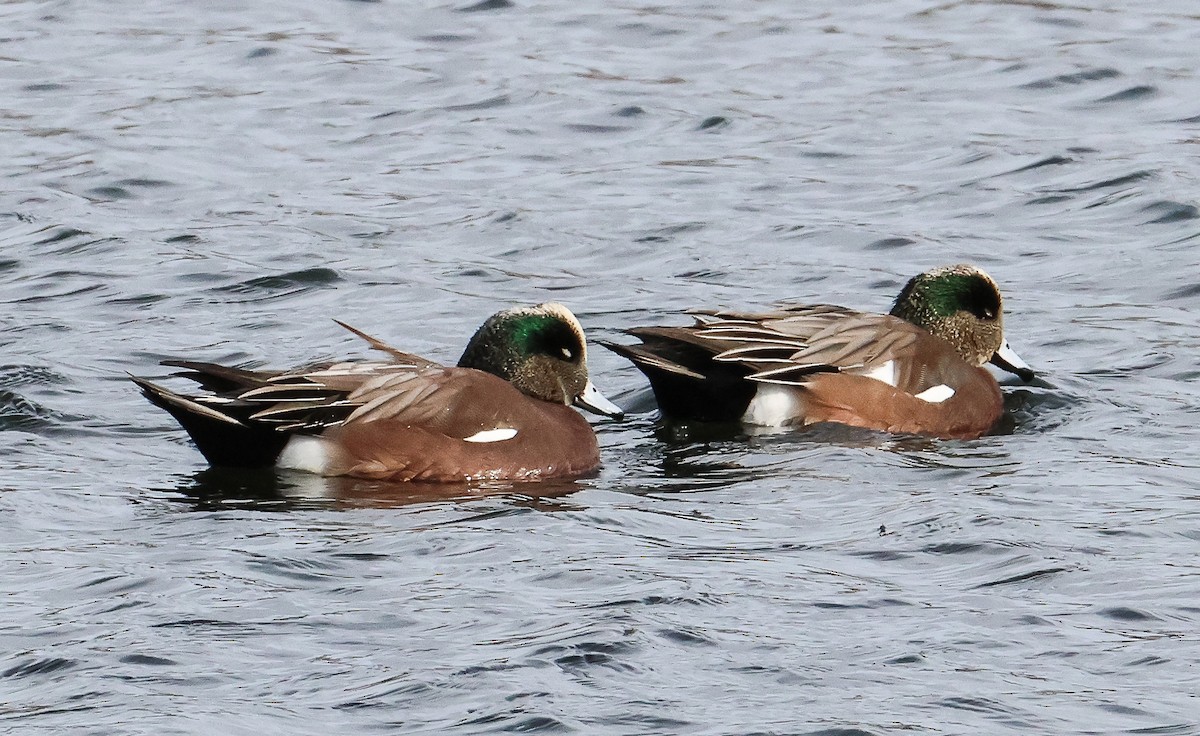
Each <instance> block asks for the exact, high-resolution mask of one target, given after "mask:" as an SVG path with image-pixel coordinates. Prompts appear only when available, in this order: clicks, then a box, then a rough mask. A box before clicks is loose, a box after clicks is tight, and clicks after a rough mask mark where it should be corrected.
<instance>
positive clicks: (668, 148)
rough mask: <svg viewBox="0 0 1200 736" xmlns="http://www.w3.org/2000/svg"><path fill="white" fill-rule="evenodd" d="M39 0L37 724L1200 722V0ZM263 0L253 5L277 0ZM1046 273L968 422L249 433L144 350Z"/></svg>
mask: <svg viewBox="0 0 1200 736" xmlns="http://www.w3.org/2000/svg"><path fill="white" fill-rule="evenodd" d="M470 2H471V0H467V3H466V4H463V5H458V6H455V5H443V4H438V3H418V2H398V1H394V0H382V1H381V2H350V1H348V0H316V1H314V2H308V3H250V4H238V3H226V2H214V3H149V4H146V3H131V2H124V1H123V0H114V2H107V3H77V2H67V1H66V0H59V1H55V2H43V1H33V0H29V1H21V0H15V1H14V0H8V1H7V2H2V3H0V151H3V155H2V156H0V175H2V179H0V181H2V182H3V183H2V185H0V298H2V300H3V305H4V309H3V311H2V313H0V325H2V328H3V329H2V332H0V345H2V347H3V354H2V356H0V590H3V600H4V603H3V606H0V644H2V646H0V693H2V695H3V697H2V698H0V703H2V705H0V730H3V731H5V732H11V733H20V734H62V733H73V734H74V733H79V734H83V733H94V734H156V735H158V734H199V733H220V734H255V735H261V734H276V733H279V734H283V733H286V734H329V733H376V732H379V733H404V734H410V733H430V734H434V733H437V734H441V733H484V732H505V731H515V732H533V733H564V732H575V733H588V734H731V735H732V734H811V733H821V734H826V735H829V736H832V735H834V734H837V735H840V736H847V735H848V734H874V735H880V734H889V733H901V732H903V733H932V734H963V733H989V734H999V733H1011V734H1030V733H1053V734H1109V733H1129V734H1170V735H1174V734H1195V733H1200V700H1198V698H1197V695H1196V694H1197V692H1200V668H1198V667H1197V662H1198V661H1200V643H1198V634H1197V625H1198V623H1200V596H1198V593H1200V576H1198V575H1197V573H1198V572H1200V570H1198V569H1197V568H1198V563H1197V559H1198V557H1197V551H1198V547H1200V514H1198V511H1200V493H1198V491H1197V478H1198V473H1197V465H1198V461H1197V458H1198V457H1200V452H1198V451H1197V449H1196V447H1197V446H1198V443H1200V433H1198V432H1197V430H1196V424H1197V423H1198V422H1200V392H1198V391H1197V387H1198V383H1197V381H1198V378H1200V361H1198V358H1197V355H1198V354H1200V339H1198V335H1200V320H1198V319H1197V316H1196V314H1197V311H1196V310H1197V308H1198V307H1200V268H1198V263H1200V259H1198V258H1197V252H1196V248H1197V245H1198V244H1200V239H1198V237H1197V235H1198V233H1200V209H1198V205H1200V193H1198V192H1200V80H1198V77H1197V73H1196V69H1197V66H1198V65H1200V10H1198V8H1197V7H1196V5H1195V3H1194V2H1193V0H1160V1H1158V2H1145V3H1133V2H1117V1H1116V0H1082V2H1077V3H1069V4H1058V3H1055V2H1017V1H1016V0H1011V1H1008V2H1005V1H1003V0H983V1H978V2H969V1H962V2H956V1H954V0H951V1H949V2H942V1H940V0H890V1H888V2H873V1H867V2H859V3H844V2H832V1H831V0H815V1H814V2H808V3H785V2H753V3H679V4H671V3H666V4H658V5H649V4H639V3H629V2H616V3H610V2H592V1H590V0H584V1H580V2H573V3H540V2H526V1H525V0H511V2H510V1H509V0H484V1H483V2H479V3H477V4H470ZM246 5H248V6H249V9H247V7H245V6H246ZM961 261H969V262H974V263H977V264H979V265H981V266H982V267H984V268H986V269H987V270H988V271H989V272H990V273H992V275H993V276H995V277H996V279H997V280H998V281H999V282H1000V283H1001V285H1002V287H1003V288H1004V290H1005V294H1006V297H1007V299H1006V308H1007V310H1008V313H1009V314H1008V319H1007V328H1008V332H1009V337H1010V341H1011V342H1012V343H1013V345H1014V347H1015V348H1016V349H1017V350H1018V352H1020V353H1021V354H1022V356H1023V357H1024V358H1025V359H1026V360H1027V361H1028V362H1030V363H1031V364H1033V365H1034V366H1035V367H1037V368H1038V369H1040V370H1041V371H1043V376H1044V378H1045V384H1044V385H1034V386H1022V385H1016V384H1010V385H1008V386H1007V387H1006V391H1007V393H1008V409H1009V415H1008V421H1007V422H1006V423H1005V424H1004V425H1003V426H1002V427H1001V428H1000V431H998V432H997V433H996V434H993V435H991V436H988V437H984V438H982V439H980V440H977V441H972V442H946V441H931V440H923V439H915V438H903V437H887V436H883V435H877V434H874V433H866V432H863V433H859V432H849V431H846V430H837V429H819V430H815V431H812V432H807V433H798V432H793V433H782V434H767V435H754V436H731V435H730V434H728V433H726V434H724V435H722V434H720V433H714V432H708V431H706V430H705V429H704V428H694V427H693V428H687V427H684V428H667V427H662V426H660V425H659V424H657V417H656V414H655V411H654V405H653V400H652V397H651V396H650V395H649V393H648V391H647V390H646V388H645V384H644V381H643V379H642V377H641V375H640V374H638V373H637V372H636V371H635V370H634V369H633V368H632V367H631V366H630V365H628V364H626V363H624V362H623V361H622V360H621V359H619V358H618V357H617V356H615V355H613V354H611V353H608V352H606V351H604V350H602V349H599V348H595V349H594V350H593V351H592V355H591V364H592V372H593V375H594V378H595V380H596V382H597V384H599V385H600V386H601V388H602V389H603V390H605V391H606V393H608V394H609V396H610V397H612V398H615V399H616V400H617V401H618V402H619V403H622V404H623V405H625V406H626V407H629V408H630V409H631V413H630V418H629V419H628V420H627V421H625V422H622V423H613V422H597V423H596V425H595V426H596V429H597V432H598V433H599V437H600V443H601V449H602V453H603V456H604V467H603V470H602V471H601V472H600V473H599V474H598V475H597V476H596V477H593V478H585V479H582V480H579V481H576V482H568V483H558V484H546V485H542V486H537V487H520V488H516V489H505V488H479V489H471V490H470V491H469V492H464V491H463V489H441V490H438V491H431V490H428V489H426V490H421V489H414V488H410V487H404V486H387V485H378V484H368V483H358V482H333V481H323V480H320V479H317V478H312V477H302V476H298V477H291V476H286V477H285V476H276V475H274V474H269V473H268V474H265V475H261V474H251V473H231V472H222V471H210V470H206V469H205V466H204V463H203V460H202V458H201V457H200V455H199V454H198V453H197V452H196V451H195V450H194V449H193V448H192V447H191V445H190V444H189V443H188V442H187V441H186V438H185V437H184V435H183V433H182V432H181V431H180V430H179V429H178V428H177V427H176V426H175V424H174V423H173V422H172V420H171V419H170V417H168V416H167V415H166V414H164V413H163V412H161V411H158V410H157V409H155V408H154V407H152V406H150V405H149V404H148V403H147V402H145V401H144V400H143V399H142V398H141V397H140V396H139V395H138V393H137V392H136V390H135V389H134V387H133V386H132V385H131V384H130V383H129V382H128V381H127V380H126V375H125V374H126V372H131V373H137V374H151V375H155V374H158V375H161V374H162V373H163V372H164V369H161V368H159V367H158V366H157V365H156V364H157V362H158V361H159V360H161V359H163V358H167V357H172V356H191V357H196V358H203V359H209V360H220V361H230V362H234V363H252V364H257V365H263V364H271V365H276V366H285V365H292V364H297V363H301V362H305V361H310V360H316V359H321V358H329V357H334V356H361V355H364V354H365V353H364V349H363V348H364V346H363V345H362V344H361V343H360V342H358V341H357V340H356V338H354V337H353V336H351V335H349V334H347V333H345V332H344V331H342V330H341V329H340V328H338V327H337V325H335V324H334V323H333V322H332V319H331V318H335V317H336V318H339V319H342V320H345V321H347V322H350V323H351V324H354V325H357V326H359V327H361V328H363V329H365V330H367V331H368V332H371V333H374V334H378V335H380V336H381V337H385V338H387V339H388V340H389V341H390V342H393V343H395V344H397V345H400V346H402V347H404V348H405V349H409V350H412V351H414V352H418V353H422V354H426V355H429V356H431V357H434V358H438V359H442V360H448V361H452V360H455V359H456V358H457V354H458V352H459V350H461V347H462V346H463V345H464V343H465V341H466V339H467V337H468V336H469V335H470V333H471V332H472V331H473V330H474V329H475V327H476V326H477V325H478V324H479V323H480V322H481V321H482V320H483V318H484V317H485V316H486V315H488V314H490V313H491V312H493V311H495V310H496V309H498V308H500V307H503V306H507V305H510V304H516V303H532V302H536V301H543V300H547V299H556V300H560V301H563V302H565V303H567V304H568V305H569V306H570V307H572V308H573V309H574V310H575V311H576V313H577V314H578V315H579V316H580V318H581V320H582V322H583V323H584V325H585V327H586V328H587V329H588V331H589V334H590V335H591V336H593V337H608V338H612V337H616V336H618V333H617V330H618V329H620V328H621V327H625V326H631V325H634V324H647V323H654V322H661V321H671V320H678V319H679V313H680V312H681V311H683V310H684V309H687V308H690V307H697V306H710V307H714V306H723V307H761V306H765V305H769V304H771V303H772V302H774V301H776V300H779V299H784V298H791V299H812V300H821V301H832V302H835V303H842V304H846V305H849V306H854V307H859V308H864V309H873V310H885V309H886V308H887V307H888V306H889V305H890V301H891V299H892V298H893V297H894V295H895V293H896V291H897V290H898V289H899V287H900V285H901V284H902V283H903V282H904V281H905V280H906V279H907V278H908V277H909V276H911V275H913V274H915V273H917V272H919V271H921V270H923V269H925V268H928V267H930V266H934V265H938V264H944V263H955V262H961Z"/></svg>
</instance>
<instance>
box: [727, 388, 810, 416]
mask: <svg viewBox="0 0 1200 736" xmlns="http://www.w3.org/2000/svg"><path fill="white" fill-rule="evenodd" d="M801 409H802V407H801V405H800V402H799V401H797V399H796V389H795V388H794V387H791V386H777V385H774V384H770V383H763V384H759V386H758V391H756V392H754V398H753V399H751V400H750V405H749V406H747V407H746V413H745V414H743V415H742V421H743V422H745V423H746V424H757V425H758V426H760V427H782V426H784V425H786V424H795V423H796V422H797V421H799V420H801V419H803V417H802V416H801Z"/></svg>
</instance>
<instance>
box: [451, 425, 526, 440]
mask: <svg viewBox="0 0 1200 736" xmlns="http://www.w3.org/2000/svg"><path fill="white" fill-rule="evenodd" d="M516 436H517V430H516V429H514V428H512V427H497V428H496V429H485V430H482V431H479V432H476V433H475V434H473V435H471V436H470V437H463V442H503V441H504V440H511V439H512V438H513V437H516Z"/></svg>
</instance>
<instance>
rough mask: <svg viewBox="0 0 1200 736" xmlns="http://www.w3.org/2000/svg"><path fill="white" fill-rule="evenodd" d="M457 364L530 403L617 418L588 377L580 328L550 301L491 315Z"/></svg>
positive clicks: (568, 312)
mask: <svg viewBox="0 0 1200 736" xmlns="http://www.w3.org/2000/svg"><path fill="white" fill-rule="evenodd" d="M458 365H459V367H462V368H475V369H477V370H481V371H486V372H488V373H491V374H493V375H496V376H499V377H500V378H503V379H504V380H506V381H508V382H509V383H511V384H512V385H513V386H515V387H516V388H517V390H519V391H520V392H521V393H523V394H526V395H527V396H532V397H533V398H535V399H541V400H542V401H549V402H552V403H556V404H575V405H576V406H579V407H581V408H584V409H587V410H589V411H593V412H595V413H597V414H604V415H606V416H611V417H616V418H620V417H621V416H622V412H621V410H620V408H618V407H617V406H616V405H614V404H613V403H612V402H610V401H609V400H608V399H606V398H604V396H603V395H601V394H600V392H599V391H597V390H596V387H595V386H593V385H592V382H591V381H590V380H589V379H588V369H587V343H586V342H585V340H584V336H583V327H581V326H580V324H579V320H577V319H576V318H575V315H574V314H571V310H569V309H567V308H566V307H564V306H563V305H561V304H558V303H556V302H546V303H544V304H538V305H536V306H532V307H516V308H513V309H506V310H504V311H502V312H497V313H496V314H494V315H492V316H491V317H489V318H488V319H487V321H486V322H484V323H483V325H482V326H481V327H480V328H479V329H478V330H476V332H475V335H474V336H473V337H472V338H471V340H470V342H468V343H467V348H466V350H464V351H463V354H462V357H461V358H460V359H459V361H458Z"/></svg>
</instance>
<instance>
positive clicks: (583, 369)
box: [131, 302, 621, 482]
mask: <svg viewBox="0 0 1200 736" xmlns="http://www.w3.org/2000/svg"><path fill="white" fill-rule="evenodd" d="M338 324H341V325H342V326H343V327H345V328H346V329H348V330H350V331H351V332H353V333H355V334H356V335H358V336H359V337H362V338H363V339H364V340H366V341H367V343H368V344H369V345H370V346H371V347H372V348H374V349H376V350H380V351H382V352H384V353H387V354H388V355H389V356H390V359H388V360H383V361H344V362H336V363H325V364H318V365H310V366H306V367H302V368H296V369H293V370H283V371H271V370H246V369H243V368H232V367H227V366H222V365H217V364H214V363H205V362H200V361H193V360H168V361H163V365H169V366H175V367H178V368H183V369H184V372H183V373H180V374H179V375H181V376H183V377H186V378H189V379H191V380H194V381H195V382H197V383H198V384H200V386H201V387H202V388H203V389H205V391H206V393H203V394H199V395H186V396H185V395H183V394H179V393H175V392H173V391H170V390H168V389H166V388H164V387H162V386H159V385H157V384H154V383H151V382H150V381H147V380H145V379H143V378H138V377H134V376H131V378H132V380H133V381H134V383H136V384H137V385H138V386H139V387H140V388H141V390H142V393H143V394H144V395H145V396H146V398H147V399H149V400H150V401H151V402H152V403H154V404H155V405H156V406H159V407H161V408H162V409H165V410H166V411H167V412H169V413H170V414H171V416H173V417H175V419H176V420H178V421H179V423H180V424H181V425H183V428H184V429H185V430H187V432H188V434H189V435H190V436H191V438H192V440H193V441H194V442H195V443H196V446H197V447H198V448H199V450H200V452H201V453H203V455H204V457H205V458H206V459H207V460H208V462H209V463H210V464H212V465H217V466H237V467H271V466H275V467H279V468H286V469H292V470H303V471H308V472H312V473H317V474H320V475H327V476H334V475H348V476H356V477H361V478H369V479H378V480H391V481H437V482H452V481H471V480H510V481H511V480H537V479H542V478H563V477H571V476H578V475H581V474H584V473H588V472H590V471H592V470H594V469H595V468H596V467H597V466H598V465H599V464H600V454H599V448H598V445H597V442H596V435H595V433H593V431H592V428H591V426H590V425H589V424H588V423H587V421H586V420H584V418H583V417H582V416H580V415H579V413H578V412H576V411H574V410H573V409H572V408H571V406H570V405H571V404H574V405H576V406H579V407H581V408H584V409H588V410H590V411H594V412H596V413H599V414H604V415H608V416H612V417H616V418H619V417H620V416H621V410H620V409H619V408H617V407H616V406H615V405H614V404H612V403H611V402H610V401H608V400H607V399H606V398H604V396H603V395H602V394H601V393H600V392H599V391H598V390H597V389H596V387H595V386H594V385H593V384H592V382H591V381H590V380H589V378H588V370H587V347H586V344H585V342H584V335H583V328H582V327H581V326H580V325H579V321H578V320H577V319H576V318H575V316H574V315H573V314H571V312H570V310H568V309H567V308H566V307H564V306H562V305H561V304H556V303H552V302H550V303H545V304H539V305H536V306H533V307H521V308H514V309H507V310H504V311H502V312H498V313H497V314H494V315H492V316H491V317H490V318H488V320H487V321H486V322H484V323H483V325H482V326H481V327H480V328H479V329H478V331H476V332H475V335H474V336H473V337H472V338H471V340H470V342H468V343H467V347H466V350H465V351H464V352H463V354H462V357H461V358H460V359H459V361H458V365H457V366H454V367H445V366H442V365H439V364H437V363H435V362H433V361H431V360H427V359H425V358H421V357H418V356H415V355H410V354H408V353H404V352H401V351H399V350H396V349H395V348H393V347H390V346H388V345H386V344H384V343H382V342H380V341H379V340H376V339H375V338H373V337H371V336H369V335H366V334H364V333H362V332H359V331H358V330H356V329H354V328H352V327H350V326H349V325H345V324H343V323H341V322H339V323H338Z"/></svg>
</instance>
